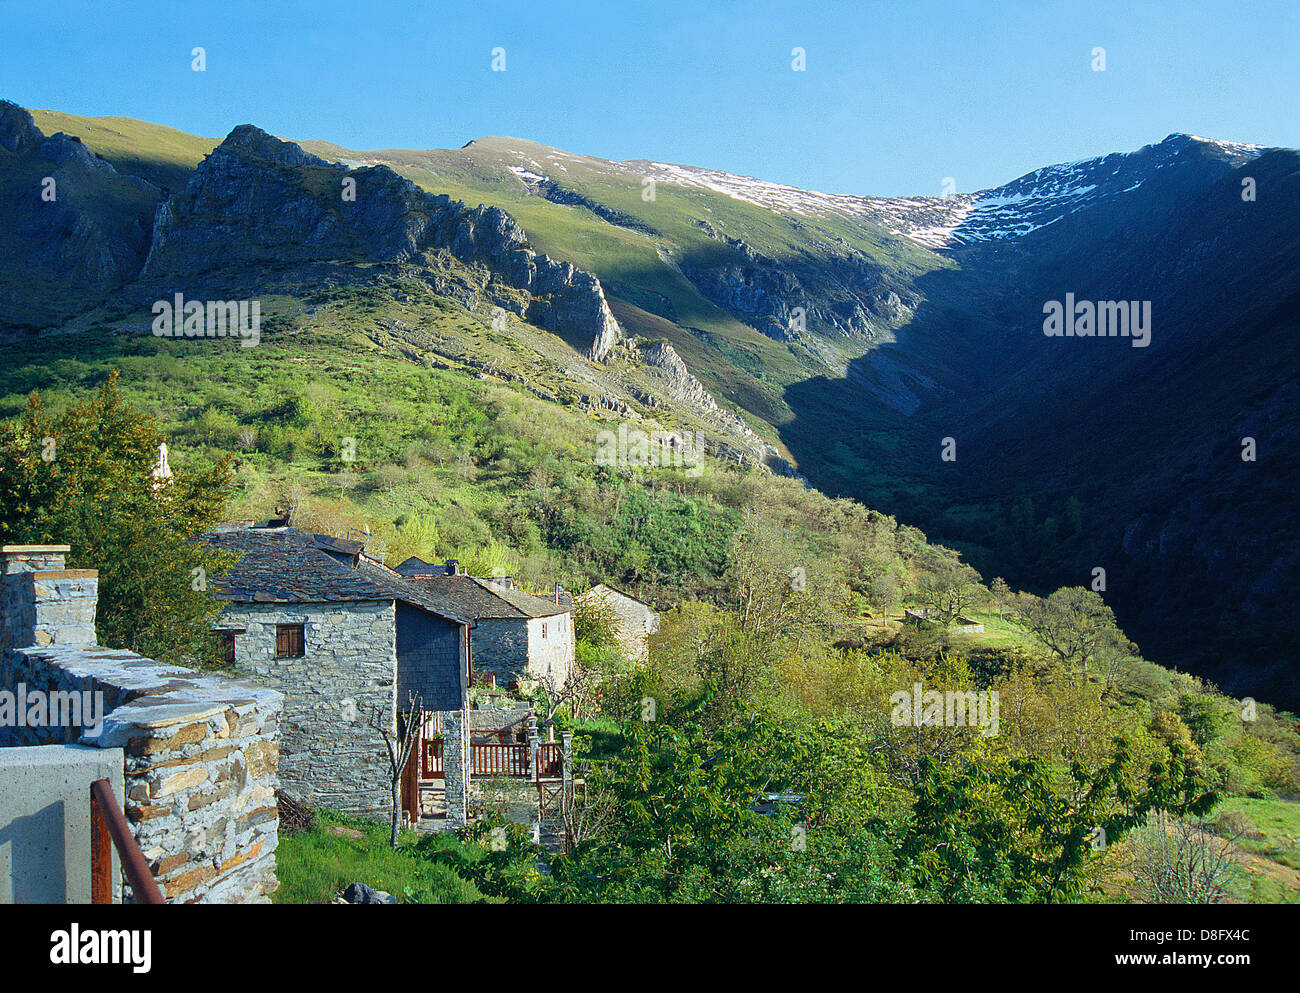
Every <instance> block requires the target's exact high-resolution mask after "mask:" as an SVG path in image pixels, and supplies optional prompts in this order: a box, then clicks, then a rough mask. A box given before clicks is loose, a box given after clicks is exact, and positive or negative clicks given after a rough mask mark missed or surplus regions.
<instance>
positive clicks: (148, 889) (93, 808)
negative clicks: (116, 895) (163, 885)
mask: <svg viewBox="0 0 1300 993" xmlns="http://www.w3.org/2000/svg"><path fill="white" fill-rule="evenodd" d="M114 848H116V849H117V855H118V858H119V859H121V861H122V871H123V872H124V873H125V874H126V880H127V882H129V883H130V884H131V892H132V893H133V894H134V895H135V902H136V903H166V902H167V901H166V900H164V899H163V895H162V891H161V890H160V889H158V883H157V882H155V881H154V878H153V873H151V872H150V871H149V863H148V862H146V861H145V860H144V853H143V852H141V851H140V846H139V845H137V844H136V843H135V835H133V834H132V833H131V828H130V827H129V826H128V825H127V823H126V818H125V817H124V816H122V808H121V807H119V806H118V805H117V798H116V797H114V796H113V787H112V786H111V785H110V784H109V782H108V780H107V779H97V780H95V782H93V783H91V784H90V902H91V903H112V902H113V849H114Z"/></svg>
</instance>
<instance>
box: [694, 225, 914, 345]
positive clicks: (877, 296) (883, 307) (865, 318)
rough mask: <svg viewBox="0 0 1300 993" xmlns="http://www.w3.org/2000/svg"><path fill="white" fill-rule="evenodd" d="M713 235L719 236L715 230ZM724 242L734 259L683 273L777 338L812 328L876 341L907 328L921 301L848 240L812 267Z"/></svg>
mask: <svg viewBox="0 0 1300 993" xmlns="http://www.w3.org/2000/svg"><path fill="white" fill-rule="evenodd" d="M709 234H710V236H711V237H715V238H718V235H717V234H716V232H714V231H712V229H709ZM719 240H725V241H726V243H727V244H728V245H729V246H730V247H731V248H732V249H734V250H735V252H736V253H737V256H736V260H735V261H734V262H729V263H724V264H721V265H712V266H690V265H686V266H683V267H682V274H683V275H685V276H686V277H687V278H688V279H689V280H690V281H691V282H692V283H693V284H695V288H696V289H698V290H699V291H700V293H702V294H703V295H704V296H705V297H707V298H708V299H709V300H710V301H712V302H713V303H716V304H717V305H718V306H719V307H722V308H723V309H724V310H726V311H728V312H729V313H730V314H732V316H734V317H736V318H737V319H739V320H742V321H744V322H745V323H747V324H750V325H752V326H753V327H755V328H757V329H758V330H759V331H762V332H763V333H764V334H765V335H767V336H768V337H769V338H774V339H776V340H777V341H794V340H797V339H798V338H800V337H801V336H802V335H803V333H804V331H806V330H810V331H814V332H817V333H820V334H823V335H841V336H844V337H846V338H851V339H859V340H872V339H874V338H875V337H876V336H877V335H878V334H879V333H880V331H882V330H884V329H886V328H893V327H896V326H898V325H900V324H902V323H904V322H905V321H906V320H907V319H908V318H909V317H911V315H912V312H913V311H914V310H915V309H916V307H917V306H918V305H919V303H920V298H919V297H918V296H917V295H916V294H915V293H912V292H910V291H909V290H908V289H907V288H906V287H905V286H903V285H902V284H901V283H898V282H897V281H896V280H895V279H894V277H892V276H890V275H889V273H888V272H887V271H886V270H885V269H884V267H882V266H880V265H878V264H876V263H874V262H872V261H871V260H869V259H867V258H865V257H864V256H862V255H861V254H859V253H857V252H854V251H853V250H852V249H851V248H849V247H848V244H847V243H844V245H843V246H842V248H841V250H840V251H836V252H833V253H831V254H830V255H829V256H828V257H827V258H825V259H823V260H821V261H819V262H817V263H816V264H810V263H808V262H807V261H801V260H787V261H778V260H777V259H774V258H770V257H768V256H766V255H764V254H762V253H761V252H758V251H756V250H755V249H754V248H753V246H751V245H750V244H748V243H747V242H745V241H744V240H743V239H739V238H720V239H719ZM800 311H802V315H801V316H800V314H799V312H800Z"/></svg>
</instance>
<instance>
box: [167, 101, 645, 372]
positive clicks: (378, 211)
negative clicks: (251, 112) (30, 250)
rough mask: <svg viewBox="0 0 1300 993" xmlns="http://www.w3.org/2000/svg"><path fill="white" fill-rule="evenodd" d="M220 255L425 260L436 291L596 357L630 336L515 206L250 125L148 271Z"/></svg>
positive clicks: (200, 185)
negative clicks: (455, 195) (473, 199)
mask: <svg viewBox="0 0 1300 993" xmlns="http://www.w3.org/2000/svg"><path fill="white" fill-rule="evenodd" d="M213 260H221V263H222V265H223V266H224V265H227V264H233V265H237V266H238V265H244V266H263V265H266V264H270V263H274V264H275V265H277V266H285V265H288V266H290V267H292V266H293V265H294V264H296V263H304V264H305V263H319V262H356V261H362V262H369V263H383V264H389V265H406V266H416V267H419V268H422V269H424V270H426V272H425V273H423V275H424V276H425V278H427V280H428V281H429V282H430V283H431V284H432V285H433V286H434V288H435V289H436V290H437V291H438V292H443V293H446V294H447V295H451V296H454V297H456V298H457V299H459V300H461V302H463V303H466V304H468V305H470V306H477V305H478V304H479V303H480V302H482V301H486V302H488V303H490V304H494V305H496V306H500V307H502V308H503V309H505V310H508V311H511V312H513V313H516V314H518V315H519V316H521V317H523V318H525V319H526V320H529V321H532V322H533V323H535V324H538V325H539V326H541V327H544V328H546V329H547V330H551V331H554V332H556V333H557V334H560V335H561V336H563V337H565V338H566V339H567V340H569V341H570V342H571V343H572V344H575V345H579V346H580V347H581V349H582V350H583V351H585V352H586V354H587V355H588V356H590V357H591V358H593V359H596V360H602V359H604V358H605V356H606V355H607V354H608V352H609V350H610V348H612V347H613V345H614V344H615V343H616V342H617V341H618V340H619V338H620V336H621V332H620V329H619V326H618V322H617V321H616V320H615V319H614V315H613V314H612V313H611V312H610V309H609V305H608V304H607V303H606V301H605V294H604V291H603V289H602V288H601V285H600V281H599V280H598V279H596V277H595V276H593V275H592V274H591V273H588V272H584V271H583V270H581V269H578V268H576V267H575V266H573V265H571V264H570V263H567V262H558V261H555V260H553V259H549V258H547V257H546V256H545V255H539V254H538V253H536V252H534V251H533V250H532V249H531V248H529V247H528V239H527V237H526V235H525V234H524V231H523V229H522V228H520V227H519V225H518V224H516V223H515V221H514V220H513V219H512V218H511V217H510V215H509V214H507V213H506V212H505V211H503V210H501V209H499V208H496V207H482V206H479V207H474V208H469V207H467V206H465V204H463V203H461V202H460V201H456V200H452V199H451V198H450V197H447V196H446V195H437V196H435V195H432V194H428V193H425V192H424V191H422V190H420V189H419V188H418V187H417V186H415V184H413V183H411V182H410V181H408V180H406V179H403V178H402V177H400V176H399V175H397V173H395V172H393V171H392V170H391V169H389V168H388V167H387V166H382V165H377V166H371V167H367V168H363V169H355V170H349V169H348V168H347V167H345V166H342V165H337V164H333V163H329V162H326V161H325V160H323V159H320V158H317V157H316V156H314V155H310V154H308V153H307V152H304V151H303V150H302V148H300V147H299V146H298V145H295V144H293V143H292V142H287V141H280V140H279V139H277V138H273V137H272V136H270V135H268V134H266V133H265V132H264V131H261V130H259V129H258V128H255V127H253V126H251V125H247V124H245V125H241V126H240V127H237V128H235V130H234V131H232V132H231V133H230V135H229V136H228V137H227V138H226V140H225V141H224V142H222V143H221V145H220V146H218V147H217V148H216V149H215V150H214V151H213V152H212V154H211V155H209V156H208V157H207V158H206V159H205V160H204V161H203V162H202V163H200V164H199V166H198V167H197V168H196V169H195V171H194V174H193V176H192V177H191V179H190V181H189V183H188V184H187V185H186V187H185V190H184V191H183V192H182V193H181V194H179V195H178V196H175V197H173V198H171V199H170V200H168V201H167V202H165V203H164V204H163V205H162V206H161V207H160V208H159V211H158V215H157V218H156V220H155V223H154V230H153V241H152V245H151V246H150V249H149V254H148V259H147V261H146V263H145V265H144V275H146V276H151V277H158V276H168V275H180V274H185V273H191V272H198V271H202V270H204V269H207V268H210V267H211V265H212V263H213ZM448 260H454V261H455V262H457V263H460V264H461V265H460V266H448V265H447V262H448ZM453 270H454V271H453ZM467 270H468V271H467Z"/></svg>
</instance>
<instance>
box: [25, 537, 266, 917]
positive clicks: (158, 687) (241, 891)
mask: <svg viewBox="0 0 1300 993" xmlns="http://www.w3.org/2000/svg"><path fill="white" fill-rule="evenodd" d="M51 548H52V550H51V551H48V553H47V554H46V555H45V557H40V556H34V555H33V554H32V553H31V552H30V551H27V550H17V549H15V547H14V546H3V547H0V624H3V636H2V637H3V643H4V645H5V646H6V649H5V651H4V652H3V657H0V690H6V691H9V692H11V693H16V692H19V690H20V687H21V692H23V693H24V694H26V695H28V696H30V694H31V693H32V692H40V693H43V694H52V693H61V694H64V695H65V696H67V695H71V694H74V693H75V694H90V695H91V696H90V699H94V700H96V701H98V702H99V703H100V704H102V711H101V710H98V708H96V711H95V716H98V717H102V720H100V721H97V722H96V723H95V724H93V725H91V724H89V722H88V721H87V720H82V721H81V723H80V724H75V725H63V726H53V727H52V726H41V725H28V726H22V727H19V726H10V727H8V728H5V729H0V730H2V731H3V739H4V740H3V741H2V742H0V743H2V744H4V745H7V746H10V747H19V748H20V747H22V746H24V745H44V744H60V743H65V744H66V743H73V742H76V743H79V744H82V745H88V746H93V747H100V748H107V749H112V748H121V749H122V750H123V753H124V762H125V769H124V773H125V779H124V782H125V790H126V795H125V797H118V799H119V801H121V802H122V803H123V807H124V810H125V813H126V817H127V820H128V822H129V823H130V825H131V828H132V832H133V834H134V835H135V839H136V842H137V844H138V845H139V846H140V849H141V851H142V852H143V853H144V856H145V859H146V860H147V861H148V862H149V866H150V869H151V871H152V872H153V874H154V877H155V878H156V879H157V880H158V884H159V887H160V888H161V889H162V891H163V894H164V896H165V897H166V899H167V900H168V902H170V903H250V902H251V903H261V902H267V900H268V898H269V896H270V894H271V893H273V892H274V891H275V889H276V886H277V885H278V884H277V882H276V878H275V849H276V844H277V838H278V826H279V816H278V811H277V809H276V803H275V790H276V787H277V785H278V779H277V763H278V758H279V748H278V741H277V736H278V733H279V723H280V713H281V707H282V704H283V699H282V697H281V695H280V694H279V693H277V692H275V691H273V690H269V689H262V688H257V687H253V686H249V685H245V684H241V683H239V682H236V681H232V680H230V679H226V678H222V677H218V676H210V675H205V674H202V673H199V672H195V671H193V670H190V669H184V668H180V667H177V666H171V665H166V664H163V663H160V662H156V661H154V660H153V659H147V658H144V657H142V656H140V655H136V654H135V653H133V652H127V651H121V650H116V649H109V648H103V647H99V646H96V645H95V644H94V643H93V641H94V639H93V631H94V606H95V605H94V597H93V593H89V591H93V589H94V583H93V573H91V574H90V575H89V576H87V575H84V574H81V573H84V572H85V570H72V571H70V570H65V569H63V555H62V553H63V551H65V550H66V549H65V548H60V547H58V546H51ZM46 566H48V567H50V568H43V567H46ZM36 567H41V568H36ZM70 572H71V573H78V574H75V575H70V574H69V573H70ZM87 629H88V630H89V631H90V632H91V637H90V642H89V643H86V638H87V635H86V631H87ZM25 639H30V641H29V643H28V644H26V645H23V644H20V643H19V642H21V641H23V640H25ZM83 699H85V697H84V696H83ZM127 896H128V898H129V889H128V891H127Z"/></svg>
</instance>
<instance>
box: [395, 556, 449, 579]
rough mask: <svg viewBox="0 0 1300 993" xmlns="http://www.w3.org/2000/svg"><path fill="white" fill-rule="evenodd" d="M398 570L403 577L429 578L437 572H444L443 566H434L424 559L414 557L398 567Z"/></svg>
mask: <svg viewBox="0 0 1300 993" xmlns="http://www.w3.org/2000/svg"><path fill="white" fill-rule="evenodd" d="M396 569H397V571H398V572H400V573H401V574H402V575H403V576H429V575H432V574H433V573H435V572H442V571H444V570H443V567H442V566H440V565H434V564H433V563H432V562H426V561H424V559H420V558H416V557H415V556H414V555H412V556H411V557H410V558H409V559H407V560H406V561H405V562H402V563H401V564H400V565H398V566H397V567H396Z"/></svg>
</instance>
